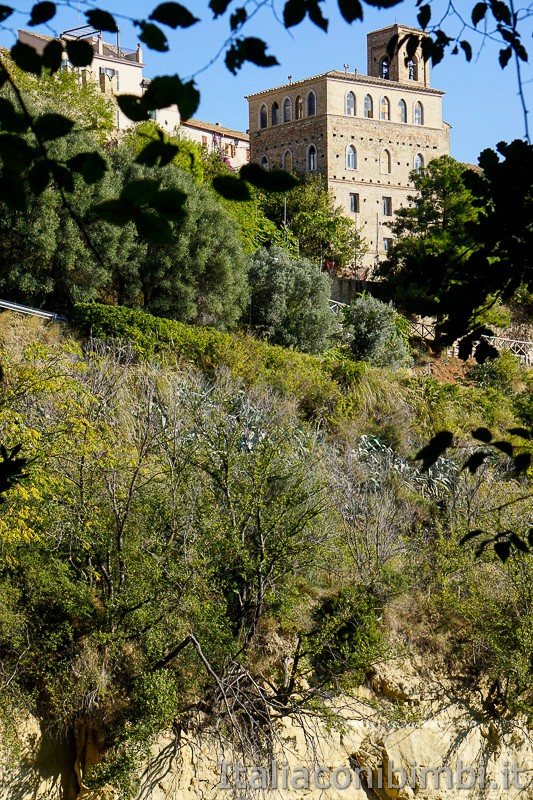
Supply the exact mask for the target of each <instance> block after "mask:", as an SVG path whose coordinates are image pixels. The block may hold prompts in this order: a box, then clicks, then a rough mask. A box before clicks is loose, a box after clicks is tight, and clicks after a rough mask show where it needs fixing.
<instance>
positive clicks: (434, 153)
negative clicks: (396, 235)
mask: <svg viewBox="0 0 533 800" xmlns="http://www.w3.org/2000/svg"><path fill="white" fill-rule="evenodd" d="M409 33H416V34H422V32H421V31H419V30H417V29H415V28H409V27H406V26H404V25H391V26H390V27H387V28H382V29H381V30H378V31H373V32H372V33H369V34H368V36H367V71H368V75H359V74H358V73H357V71H355V73H354V72H349V71H348V68H346V69H345V71H344V72H342V71H337V70H333V71H331V72H326V73H324V74H322V75H316V76H314V77H312V78H306V79H305V80H300V81H296V82H294V83H292V82H291V83H288V84H285V85H284V86H279V87H277V88H275V89H268V90H265V91H262V92H257V93H255V94H252V95H249V96H248V97H247V100H248V103H249V115H250V123H249V124H250V157H251V160H252V161H254V162H257V163H259V164H261V165H262V166H264V167H266V168H274V167H278V168H279V167H281V168H283V169H286V170H294V171H295V172H299V173H319V174H322V175H324V177H325V179H326V183H327V186H328V188H329V189H330V191H331V192H332V193H333V195H334V197H335V201H336V205H338V206H340V207H341V208H342V209H343V211H344V213H345V214H346V215H347V216H353V218H354V220H355V221H356V223H357V227H358V230H359V232H360V234H361V235H362V236H363V238H364V239H365V240H366V244H367V246H368V253H367V255H366V256H365V257H364V258H363V260H362V261H363V263H361V264H357V275H358V277H360V278H363V277H368V276H369V275H370V274H371V272H372V268H373V267H374V266H375V264H376V263H377V262H378V261H379V260H380V258H383V257H384V255H385V253H386V251H387V249H388V247H389V246H390V243H391V241H392V239H391V237H392V234H391V231H390V227H389V226H390V222H391V221H392V219H393V215H394V212H395V211H396V210H398V208H400V206H402V205H405V204H406V203H407V202H408V200H407V198H408V195H409V194H412V191H413V189H412V182H411V181H410V179H409V176H410V173H411V171H412V170H413V169H420V168H422V167H424V166H425V165H426V164H427V163H428V162H429V161H430V160H431V159H433V158H436V157H438V156H441V155H445V154H449V150H450V137H449V131H450V126H449V125H448V124H447V123H446V122H443V120H442V96H443V94H444V92H441V91H439V90H438V89H432V88H431V86H430V68H429V62H428V63H425V62H424V61H423V60H422V59H421V58H420V59H418V58H417V57H416V56H415V57H413V58H412V59H407V54H406V52H405V47H402V48H401V49H400V51H399V52H398V53H396V54H395V56H394V57H393V58H392V59H389V58H388V57H387V43H388V42H389V40H390V39H391V38H392V36H394V35H395V34H398V35H399V36H400V39H401V38H402V37H403V36H405V35H406V34H409Z"/></svg>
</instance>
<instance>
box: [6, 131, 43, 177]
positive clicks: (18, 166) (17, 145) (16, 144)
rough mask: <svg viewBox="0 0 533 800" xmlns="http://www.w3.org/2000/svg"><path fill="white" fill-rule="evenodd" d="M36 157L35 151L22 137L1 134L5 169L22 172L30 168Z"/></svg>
mask: <svg viewBox="0 0 533 800" xmlns="http://www.w3.org/2000/svg"><path fill="white" fill-rule="evenodd" d="M34 157H35V150H34V149H33V147H30V145H29V144H28V143H27V142H26V141H25V140H24V139H21V138H20V136H16V135H15V134H12V133H1V134H0V159H1V160H2V161H3V163H4V169H7V170H9V171H10V172H22V171H23V170H25V169H26V168H27V167H29V166H30V164H31V162H32V161H33V159H34Z"/></svg>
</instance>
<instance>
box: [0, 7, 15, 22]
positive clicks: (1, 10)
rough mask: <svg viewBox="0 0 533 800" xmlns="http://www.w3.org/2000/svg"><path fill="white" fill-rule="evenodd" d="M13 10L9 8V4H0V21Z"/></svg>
mask: <svg viewBox="0 0 533 800" xmlns="http://www.w3.org/2000/svg"><path fill="white" fill-rule="evenodd" d="M13 11H14V9H13V8H10V6H0V22H3V21H4V20H5V19H7V18H8V17H10V16H11V14H12V13H13Z"/></svg>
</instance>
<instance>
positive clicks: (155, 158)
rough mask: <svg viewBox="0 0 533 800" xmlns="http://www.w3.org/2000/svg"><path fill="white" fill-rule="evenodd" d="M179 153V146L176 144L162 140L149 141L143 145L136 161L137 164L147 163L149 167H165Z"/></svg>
mask: <svg viewBox="0 0 533 800" xmlns="http://www.w3.org/2000/svg"><path fill="white" fill-rule="evenodd" d="M178 153H179V147H178V146H177V145H175V144H170V143H169V142H161V141H157V142H149V144H147V145H146V146H145V147H143V149H142V150H141V152H140V153H139V155H138V156H137V158H136V159H135V162H136V163H137V164H146V166H147V167H155V166H160V167H165V166H166V165H167V164H170V162H171V161H172V160H173V158H174V157H175V156H176V155H177V154H178Z"/></svg>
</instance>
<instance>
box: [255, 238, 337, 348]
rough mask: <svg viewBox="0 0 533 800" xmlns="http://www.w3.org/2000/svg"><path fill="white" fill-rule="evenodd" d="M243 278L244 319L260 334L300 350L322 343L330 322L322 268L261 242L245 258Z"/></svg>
mask: <svg viewBox="0 0 533 800" xmlns="http://www.w3.org/2000/svg"><path fill="white" fill-rule="evenodd" d="M249 282H250V309H249V322H250V325H251V326H252V328H253V329H254V330H255V331H256V332H257V333H258V334H259V335H260V336H264V337H265V338H266V339H268V340H269V342H271V343H272V344H280V345H283V346H284V347H296V348H298V350H302V351H303V352H306V353H320V352H322V351H323V350H325V349H326V347H327V346H328V344H329V342H330V338H331V335H332V333H333V330H334V327H335V319H334V315H333V314H332V312H331V310H330V308H329V296H330V289H331V286H330V279H329V276H328V275H327V274H326V273H323V272H320V271H319V270H318V269H317V267H316V266H314V265H313V264H312V263H311V262H310V261H308V260H307V259H305V258H299V259H293V258H291V257H290V256H289V254H288V253H287V252H286V251H285V250H283V248H281V247H271V248H269V249H268V250H267V249H266V248H262V249H261V250H258V251H257V252H256V253H255V254H254V255H253V256H252V258H251V260H250V271H249Z"/></svg>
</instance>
